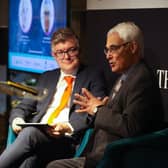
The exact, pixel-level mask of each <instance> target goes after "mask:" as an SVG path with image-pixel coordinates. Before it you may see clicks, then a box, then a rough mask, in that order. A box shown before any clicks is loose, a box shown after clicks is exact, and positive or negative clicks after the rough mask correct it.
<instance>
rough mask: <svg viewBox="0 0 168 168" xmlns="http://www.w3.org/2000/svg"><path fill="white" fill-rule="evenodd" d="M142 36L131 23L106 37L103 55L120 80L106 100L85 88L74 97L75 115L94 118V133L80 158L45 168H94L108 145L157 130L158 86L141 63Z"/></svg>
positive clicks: (160, 115) (160, 113) (159, 120)
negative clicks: (85, 115)
mask: <svg viewBox="0 0 168 168" xmlns="http://www.w3.org/2000/svg"><path fill="white" fill-rule="evenodd" d="M143 44H144V43H143V35H142V32H141V30H140V28H139V27H138V26H137V25H135V24H134V23H133V22H122V23H119V24H117V25H116V26H114V27H113V28H112V29H111V30H109V32H108V33H107V40H106V46H105V50H104V52H105V55H106V58H107V60H108V62H109V65H110V67H111V70H112V72H115V73H120V74H121V76H120V77H119V79H118V80H117V82H116V84H115V85H114V87H113V88H112V91H111V94H110V95H109V98H108V100H107V98H104V99H103V100H100V99H97V98H96V97H95V96H93V94H91V92H89V91H88V90H87V89H86V88H83V89H82V95H80V94H78V93H77V94H75V100H74V103H75V104H78V105H80V108H79V109H78V110H76V112H78V113H84V112H86V113H88V114H90V115H93V116H95V122H94V131H93V134H92V136H91V138H90V141H89V142H88V145H87V146H86V149H85V151H84V152H83V154H82V156H81V157H79V158H74V159H64V160H57V161H53V162H51V163H50V164H49V165H48V166H47V168H65V167H66V168H73V167H76V168H77V167H80V168H82V167H88V168H92V167H93V168H95V167H96V165H97V164H98V162H99V161H100V160H101V158H102V156H103V153H104V150H105V148H106V146H107V145H108V144H109V143H111V142H112V141H115V140H118V139H121V138H125V137H132V136H136V135H140V134H145V133H148V132H151V131H154V130H156V129H160V126H161V125H162V121H163V110H162V103H161V97H160V91H159V87H158V82H157V80H156V79H155V77H154V74H153V72H152V71H151V70H150V68H149V67H148V66H147V65H146V63H145V62H144V60H143V48H144V46H143Z"/></svg>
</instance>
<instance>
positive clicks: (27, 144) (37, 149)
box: [0, 28, 106, 168]
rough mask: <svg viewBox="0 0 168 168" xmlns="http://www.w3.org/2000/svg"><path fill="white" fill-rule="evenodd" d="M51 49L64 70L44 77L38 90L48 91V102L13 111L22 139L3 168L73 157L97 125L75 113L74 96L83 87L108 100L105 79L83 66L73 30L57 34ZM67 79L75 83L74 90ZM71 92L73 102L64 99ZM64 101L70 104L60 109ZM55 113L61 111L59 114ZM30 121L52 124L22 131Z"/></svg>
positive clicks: (2, 159) (3, 159)
mask: <svg viewBox="0 0 168 168" xmlns="http://www.w3.org/2000/svg"><path fill="white" fill-rule="evenodd" d="M51 49H52V55H53V57H54V58H55V59H56V61H57V63H58V65H59V67H60V68H59V69H56V70H52V71H48V72H45V73H44V74H42V75H41V77H40V79H39V82H38V85H37V88H38V89H39V90H40V91H41V90H43V89H44V88H45V89H47V90H48V95H47V96H46V97H45V98H44V99H42V100H34V99H28V98H25V99H23V100H22V101H21V103H20V104H19V105H18V106H17V107H16V108H15V109H13V110H12V111H11V115H10V124H11V126H12V128H13V131H14V132H15V133H16V134H18V136H17V138H16V140H15V142H14V143H13V144H11V146H9V147H7V149H6V150H5V151H4V152H3V153H2V155H1V156H0V167H1V168H15V167H16V168H18V167H23V168H25V167H29V168H30V167H35V168H37V167H40V168H42V167H43V166H45V164H46V163H47V162H48V161H50V160H53V159H59V158H68V157H72V156H73V155H74V152H75V147H76V145H77V144H79V143H80V139H81V137H82V135H83V133H84V131H85V130H86V129H87V128H88V127H90V126H91V125H92V121H93V117H92V116H91V115H89V114H87V113H76V112H74V111H75V110H76V109H77V105H75V104H73V101H72V100H73V99H74V93H76V92H77V93H81V90H82V87H86V88H87V89H88V90H90V91H91V92H92V93H93V94H94V96H96V97H104V96H105V89H106V88H105V85H104V84H105V82H104V80H103V77H102V75H101V74H100V73H99V72H98V71H96V70H95V69H93V68H90V67H86V66H83V65H82V64H81V62H80V58H79V54H80V48H79V40H78V38H77V36H76V35H75V34H74V32H73V31H72V30H70V29H68V28H63V29H59V30H58V31H56V32H55V33H54V34H53V36H52V39H51ZM67 78H69V79H70V80H71V82H70V83H71V84H70V85H71V86H70V87H69V84H68V81H66V79H67ZM67 90H69V91H68V94H69V93H70V92H71V94H70V95H71V97H69V98H68V97H67V98H65V97H63V96H64V93H65V92H66V93H67ZM40 91H39V94H41V93H40ZM64 91H65V92H64ZM62 97H63V98H62ZM62 99H63V100H64V102H65V99H66V100H67V102H66V103H65V104H64V105H63V106H62V105H61V106H60V104H61V103H62ZM55 109H57V110H58V109H61V110H60V112H59V113H57V114H56V113H55ZM53 112H54V113H53ZM52 114H54V117H52V120H51V117H50V116H52ZM32 115H33V118H32ZM30 118H32V119H31V120H30V121H31V122H38V123H49V126H47V127H40V126H39V127H26V128H24V129H22V127H21V126H20V125H18V124H23V123H25V122H30V121H29V120H28V119H30ZM37 158H38V160H37Z"/></svg>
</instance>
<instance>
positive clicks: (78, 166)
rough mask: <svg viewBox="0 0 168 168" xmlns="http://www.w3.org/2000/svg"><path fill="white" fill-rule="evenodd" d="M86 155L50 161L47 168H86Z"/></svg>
mask: <svg viewBox="0 0 168 168" xmlns="http://www.w3.org/2000/svg"><path fill="white" fill-rule="evenodd" d="M84 167H85V157H79V158H72V159H61V160H55V161H52V162H50V163H49V164H48V165H47V167H46V168H84Z"/></svg>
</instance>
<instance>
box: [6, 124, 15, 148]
mask: <svg viewBox="0 0 168 168" xmlns="http://www.w3.org/2000/svg"><path fill="white" fill-rule="evenodd" d="M15 139H16V134H15V133H14V132H13V130H12V127H11V126H10V125H9V127H8V136H7V143H6V147H8V146H9V145H10V144H12V143H13V142H14V141H15Z"/></svg>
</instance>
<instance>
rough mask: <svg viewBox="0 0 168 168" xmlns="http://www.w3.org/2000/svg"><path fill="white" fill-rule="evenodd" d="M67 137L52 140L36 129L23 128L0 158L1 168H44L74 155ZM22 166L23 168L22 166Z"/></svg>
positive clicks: (72, 147)
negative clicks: (56, 160) (48, 163)
mask: <svg viewBox="0 0 168 168" xmlns="http://www.w3.org/2000/svg"><path fill="white" fill-rule="evenodd" d="M72 143H73V141H72V139H71V138H69V137H61V138H52V137H50V136H48V135H47V134H46V133H44V131H42V130H40V129H38V128H36V127H26V128H24V129H23V130H22V131H21V132H20V133H19V135H18V137H17V138H16V140H15V142H14V143H13V144H11V145H10V146H9V147H7V148H6V149H5V151H4V152H3V153H2V154H1V156H0V166H1V168H18V167H26V164H28V165H31V166H28V167H35V168H37V166H41V167H40V168H42V166H44V165H45V164H46V163H47V162H49V161H51V160H55V159H60V158H68V157H72V156H73V155H74V146H73V145H72ZM23 165H24V166H23Z"/></svg>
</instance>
